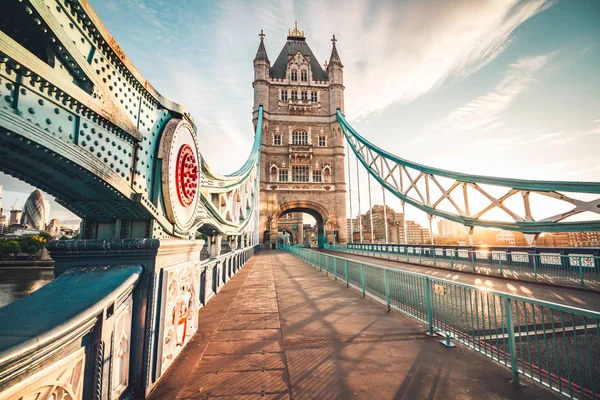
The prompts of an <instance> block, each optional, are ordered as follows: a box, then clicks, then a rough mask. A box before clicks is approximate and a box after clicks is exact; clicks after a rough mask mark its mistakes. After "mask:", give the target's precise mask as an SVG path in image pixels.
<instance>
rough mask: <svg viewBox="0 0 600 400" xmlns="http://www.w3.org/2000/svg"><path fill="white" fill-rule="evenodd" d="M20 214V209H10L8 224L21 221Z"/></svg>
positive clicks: (15, 223) (16, 223)
mask: <svg viewBox="0 0 600 400" xmlns="http://www.w3.org/2000/svg"><path fill="white" fill-rule="evenodd" d="M21 214H23V211H22V210H10V219H9V220H8V225H18V224H20V223H21Z"/></svg>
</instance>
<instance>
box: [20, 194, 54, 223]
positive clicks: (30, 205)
mask: <svg viewBox="0 0 600 400" xmlns="http://www.w3.org/2000/svg"><path fill="white" fill-rule="evenodd" d="M49 215H50V203H49V202H48V201H47V200H45V199H44V197H43V196H42V192H40V191H39V190H37V189H36V190H34V191H33V192H31V194H30V195H29V197H28V198H27V201H26V202H25V205H24V206H23V214H22V215H21V224H22V225H26V226H27V227H29V228H31V229H38V230H43V229H44V228H45V227H46V222H47V221H48V216H49Z"/></svg>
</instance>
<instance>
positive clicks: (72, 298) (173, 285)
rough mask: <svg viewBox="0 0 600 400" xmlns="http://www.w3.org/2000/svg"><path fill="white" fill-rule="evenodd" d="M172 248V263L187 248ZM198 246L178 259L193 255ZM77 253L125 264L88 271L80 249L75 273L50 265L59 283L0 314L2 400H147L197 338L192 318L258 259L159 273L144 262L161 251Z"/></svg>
mask: <svg viewBox="0 0 600 400" xmlns="http://www.w3.org/2000/svg"><path fill="white" fill-rule="evenodd" d="M173 242H174V243H173V246H172V248H167V249H166V250H163V251H165V252H166V253H167V255H166V258H167V259H170V260H171V261H173V260H177V259H178V257H180V254H178V253H177V252H176V250H177V249H180V248H181V243H182V242H183V243H184V244H185V241H173ZM196 242H199V243H196V244H192V245H193V246H197V247H198V248H197V249H196V250H197V251H195V252H194V251H189V246H188V248H187V249H186V250H185V253H186V254H187V253H190V254H194V257H195V255H199V248H200V247H202V245H203V241H196ZM81 243H83V241H82V242H81ZM82 245H83V246H85V248H86V251H87V252H88V253H90V252H93V251H94V250H98V251H99V252H100V251H102V250H101V249H104V250H107V249H110V252H109V254H110V255H111V256H113V257H115V258H117V259H120V260H124V261H123V262H122V263H121V264H117V263H114V262H113V263H112V264H100V265H90V264H92V262H91V261H90V260H91V259H92V257H90V258H88V259H86V258H85V257H84V256H82V254H83V250H81V249H80V251H79V257H78V260H79V261H73V262H75V263H79V265H81V267H74V268H68V269H66V270H64V271H60V267H59V266H60V265H61V264H62V263H63V260H60V258H59V257H57V267H59V268H58V269H57V271H58V272H57V274H60V275H59V276H58V277H57V278H55V279H54V280H53V281H51V282H50V283H48V284H47V285H46V286H44V287H42V288H40V289H39V290H37V291H35V292H33V293H32V294H30V295H28V296H26V297H24V298H22V299H20V300H18V301H16V302H14V303H12V304H9V305H7V306H5V307H2V308H0V321H1V323H0V400H6V399H21V398H24V399H30V398H36V399H37V398H44V399H51V398H60V399H63V398H72V399H94V400H100V399H109V398H110V399H118V398H131V397H135V398H144V397H146V396H147V395H148V394H149V392H150V391H151V390H152V389H153V388H154V386H155V385H156V384H157V383H158V381H159V380H160V378H161V377H162V376H163V375H164V373H165V371H166V370H167V368H168V367H169V366H170V364H171V363H172V362H173V361H174V360H175V358H176V357H177V356H178V355H179V354H180V353H181V351H182V349H183V348H184V347H185V346H186V344H187V343H188V342H189V340H190V339H191V337H192V336H193V335H194V333H195V332H196V330H197V328H198V324H199V323H201V321H199V320H198V310H199V309H200V308H202V307H203V306H204V305H205V304H206V303H207V302H208V301H209V300H210V299H211V298H212V297H213V296H214V295H216V294H217V293H218V292H219V291H220V289H221V288H222V287H223V285H225V284H226V283H227V282H228V281H229V280H230V279H231V278H232V277H233V276H234V275H235V274H236V273H237V272H238V271H239V270H240V269H241V268H242V267H243V266H244V265H245V264H246V262H247V261H248V260H249V259H250V257H252V255H253V254H254V253H255V252H256V251H257V250H258V246H256V245H251V246H247V247H244V248H241V249H237V250H234V251H232V252H230V253H227V254H222V255H220V256H218V257H215V258H210V259H206V260H202V261H200V260H199V259H191V260H189V261H186V262H182V263H177V264H173V262H171V263H170V264H171V265H168V266H165V265H159V263H158V262H156V263H153V262H154V261H153V262H148V259H144V254H148V253H149V254H151V257H150V258H152V257H154V259H155V260H158V257H156V254H157V252H158V250H159V246H160V247H161V248H162V247H164V246H165V241H161V242H160V244H159V241H158V240H148V239H142V240H131V241H130V242H129V243H125V244H123V241H118V242H117V241H115V242H112V243H110V242H109V241H89V240H88V241H85V243H83V244H82ZM94 246H96V247H97V248H96V249H94ZM119 246H120V247H119ZM118 247H119V248H118ZM132 247H135V251H133V252H132V251H130V249H131V248H132ZM167 247H168V246H167ZM184 247H185V246H184ZM135 255H137V257H138V260H139V261H138V262H137V263H136V262H131V260H130V259H129V258H130V257H131V258H133V257H134V256H135ZM167 264H169V263H168V262H167Z"/></svg>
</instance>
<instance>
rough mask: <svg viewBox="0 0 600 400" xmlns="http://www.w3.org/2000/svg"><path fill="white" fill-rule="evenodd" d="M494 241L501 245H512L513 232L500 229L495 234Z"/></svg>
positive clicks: (513, 243)
mask: <svg viewBox="0 0 600 400" xmlns="http://www.w3.org/2000/svg"><path fill="white" fill-rule="evenodd" d="M496 242H498V244H499V245H501V246H514V245H515V234H514V233H512V232H506V231H501V232H500V233H498V234H497V235H496Z"/></svg>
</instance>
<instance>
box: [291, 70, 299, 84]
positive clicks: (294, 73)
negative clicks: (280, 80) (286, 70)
mask: <svg viewBox="0 0 600 400" xmlns="http://www.w3.org/2000/svg"><path fill="white" fill-rule="evenodd" d="M291 79H292V80H293V81H297V80H298V71H296V70H295V69H293V70H292V73H291Z"/></svg>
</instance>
